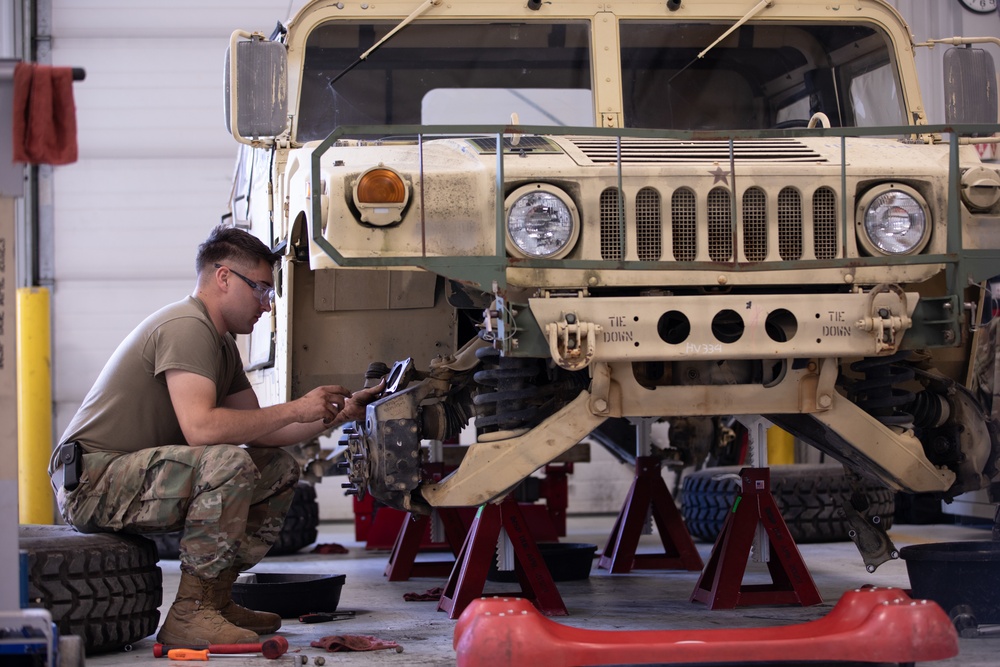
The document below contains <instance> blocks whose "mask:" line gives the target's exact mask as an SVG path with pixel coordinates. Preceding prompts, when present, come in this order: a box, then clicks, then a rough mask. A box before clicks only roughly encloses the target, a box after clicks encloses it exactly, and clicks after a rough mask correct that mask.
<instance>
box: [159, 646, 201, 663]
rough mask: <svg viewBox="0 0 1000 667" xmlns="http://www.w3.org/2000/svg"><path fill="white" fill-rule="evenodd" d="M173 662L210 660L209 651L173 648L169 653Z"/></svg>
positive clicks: (168, 655)
mask: <svg viewBox="0 0 1000 667" xmlns="http://www.w3.org/2000/svg"><path fill="white" fill-rule="evenodd" d="M167 657H168V658H170V659H171V660H208V649H207V648H206V649H202V650H200V651H199V650H197V649H193V648H172V649H170V650H169V651H167Z"/></svg>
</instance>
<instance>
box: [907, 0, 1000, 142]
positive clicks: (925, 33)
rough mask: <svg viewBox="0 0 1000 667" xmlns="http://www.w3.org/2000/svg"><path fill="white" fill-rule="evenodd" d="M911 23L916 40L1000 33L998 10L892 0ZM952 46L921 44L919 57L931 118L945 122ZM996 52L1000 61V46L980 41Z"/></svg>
mask: <svg viewBox="0 0 1000 667" xmlns="http://www.w3.org/2000/svg"><path fill="white" fill-rule="evenodd" d="M889 3H890V4H891V5H893V6H894V7H896V9H897V10H898V11H899V13H900V14H902V16H903V18H905V19H906V22H907V23H908V24H909V26H910V32H911V33H912V34H913V37H914V41H915V42H917V43H920V42H926V41H927V40H930V39H941V38H945V37H955V36H956V35H963V36H966V37H1000V18H998V16H997V14H996V13H992V14H985V15H984V14H976V13H973V12H970V11H969V10H967V9H965V8H963V7H962V5H961V4H960V3H959V2H958V0H889ZM948 48H950V47H948V46H943V45H939V46H935V47H934V48H933V49H930V48H919V49H917V50H916V54H915V58H916V61H917V70H918V75H919V77H920V87H921V89H922V92H923V98H924V107H925V108H926V110H927V118H928V121H929V122H930V123H932V124H937V123H944V84H943V83H942V81H943V76H944V67H943V65H942V63H943V62H944V53H945V51H946V50H947V49H948ZM977 48H984V49H986V50H987V51H989V52H990V53H992V54H993V58H994V59H995V60H996V61H997V62H998V63H1000V48H998V47H996V46H994V45H992V44H983V45H977Z"/></svg>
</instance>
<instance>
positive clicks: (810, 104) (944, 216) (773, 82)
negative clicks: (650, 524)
mask: <svg viewBox="0 0 1000 667" xmlns="http://www.w3.org/2000/svg"><path fill="white" fill-rule="evenodd" d="M850 9H851V11H850V12H845V11H844V9H843V8H842V7H841V5H839V4H836V3H834V4H831V3H829V2H825V1H822V2H820V1H801V2H781V3H771V4H770V5H768V4H767V3H760V4H758V5H756V6H754V5H753V4H752V3H729V2H712V3H708V2H705V3H672V2H668V3H663V2H658V3H653V2H632V3H625V4H621V5H605V4H603V3H588V2H571V3H570V2H566V3H537V4H536V3H533V2H528V3H527V4H525V3H521V2H480V1H473V0H467V1H465V2H462V3H454V4H447V3H444V2H440V1H435V0H428V1H427V2H425V3H423V4H422V5H419V6H418V5H416V3H411V2H400V1H397V0H387V1H386V2H382V3H378V5H375V6H369V5H356V4H352V3H336V4H331V3H326V2H314V3H311V4H309V5H307V6H306V7H304V8H303V9H302V10H301V11H300V12H299V14H298V15H297V16H296V17H295V18H294V19H293V20H291V21H290V22H289V24H288V25H287V26H286V32H285V34H283V35H281V36H280V37H279V38H277V39H278V40H279V41H278V42H277V46H278V48H279V50H281V54H280V56H281V58H285V57H286V58H287V64H285V63H284V61H283V60H281V58H276V59H275V61H274V62H276V63H278V64H276V65H274V66H273V69H274V70H277V71H279V74H278V75H277V76H276V77H275V78H274V81H275V82H276V83H274V85H271V84H272V81H271V80H268V79H266V78H265V77H263V76H261V75H260V74H259V72H258V73H257V74H256V76H257V77H258V85H256V86H255V85H254V84H253V78H252V76H251V75H249V74H246V75H245V76H244V73H245V72H246V71H249V67H247V66H245V64H244V63H245V62H246V61H249V59H250V56H249V55H247V56H246V58H244V56H243V55H240V54H243V53H246V54H250V53H251V51H253V52H254V53H256V51H254V50H255V49H258V47H259V48H273V47H275V46H276V44H275V43H272V42H269V41H267V40H266V39H263V38H262V36H260V35H257V36H251V35H249V34H247V33H240V34H238V35H234V39H233V47H234V49H235V52H236V53H237V58H235V59H234V62H233V63H232V67H231V69H230V73H231V76H232V79H231V80H232V81H233V82H234V83H233V85H232V87H231V88H232V91H233V94H232V96H231V97H230V98H229V107H230V111H231V114H232V116H231V129H232V130H233V131H234V135H236V136H237V138H238V139H240V140H241V141H243V142H244V143H246V144H247V145H248V146H250V148H248V149H247V150H246V151H245V159H243V161H242V162H241V168H242V169H243V172H244V173H246V174H247V177H246V179H245V180H246V183H247V185H245V187H244V188H243V194H244V195H247V201H246V202H242V201H241V202H239V203H240V206H241V208H240V210H242V211H245V213H244V214H243V217H245V218H247V220H246V224H248V225H250V226H251V228H252V229H253V230H254V231H255V233H257V234H259V235H260V236H262V238H266V239H268V240H269V241H270V242H272V243H274V244H282V243H284V244H285V245H284V247H285V249H286V251H285V257H284V259H283V261H282V269H281V276H280V281H281V287H282V289H281V290H279V294H278V297H277V300H276V304H275V316H274V318H273V321H272V322H270V323H264V324H263V325H262V327H261V330H259V331H255V332H254V336H253V341H252V342H251V347H253V348H255V349H259V350H262V352H261V354H260V359H259V363H258V364H257V370H256V371H255V373H254V378H255V381H256V383H257V388H258V392H259V393H262V394H263V395H264V396H265V397H266V398H265V400H267V401H272V402H273V401H278V400H284V399H286V398H288V397H291V396H296V395H300V394H301V393H304V392H305V391H308V390H309V389H310V388H311V387H312V386H315V385H316V384H320V383H322V382H329V381H337V382H341V383H342V384H348V385H353V386H356V385H357V384H358V380H359V379H360V378H361V377H362V375H363V374H364V372H365V368H366V366H367V363H368V361H371V360H379V361H389V362H391V361H392V360H394V359H408V361H406V362H400V363H398V364H397V365H396V366H395V367H394V368H393V372H392V375H391V378H390V380H391V381H390V387H389V389H388V390H387V392H386V394H385V396H384V397H383V398H382V399H380V400H379V401H378V402H376V403H375V404H373V405H372V406H370V408H369V410H368V415H367V419H366V421H365V423H364V424H358V425H357V429H356V431H355V432H354V433H353V434H352V435H351V438H350V447H351V450H350V451H351V480H352V482H353V483H354V484H355V485H356V487H357V491H358V492H362V493H363V492H366V491H369V492H371V493H372V494H374V495H375V496H376V497H377V498H378V499H379V500H381V501H382V502H385V503H387V504H390V505H393V506H396V507H399V508H403V509H409V510H426V509H427V508H428V507H429V506H455V505H477V504H480V503H483V502H486V501H489V500H492V499H495V498H497V497H500V496H502V495H503V494H504V493H505V492H506V491H507V490H508V489H509V488H511V487H513V486H514V485H516V484H517V483H518V482H519V481H520V480H521V479H523V478H524V477H526V476H527V475H530V474H531V473H532V472H533V471H534V470H536V469H537V468H538V467H540V466H542V465H544V464H545V463H547V462H548V461H551V460H552V459H553V458H555V457H556V456H558V455H560V454H561V453H563V452H565V451H566V450H568V449H569V448H570V447H572V446H573V445H574V444H575V443H577V442H578V441H579V440H580V439H581V438H583V437H585V436H586V435H587V434H588V433H590V432H591V431H592V430H593V429H595V428H597V427H598V426H599V425H600V424H601V423H602V422H603V421H604V420H606V419H608V418H611V417H673V416H702V415H704V416H708V415H727V414H740V415H764V416H766V417H767V419H769V420H771V421H773V422H775V423H777V424H779V425H781V426H783V427H784V428H786V429H787V430H789V431H791V432H793V433H794V434H796V435H797V436H798V437H800V438H802V439H804V440H807V441H808V442H810V443H811V444H813V445H815V446H816V447H818V448H819V449H821V450H823V451H825V452H827V453H829V454H831V455H832V456H834V457H835V458H837V459H838V460H840V461H842V462H844V463H845V465H847V466H848V467H849V468H851V469H853V470H855V471H857V472H858V473H860V474H864V475H867V476H871V477H875V478H878V479H880V480H882V481H883V482H884V483H885V484H887V485H888V486H890V487H891V488H894V489H898V490H904V491H910V492H931V493H936V494H939V495H940V496H941V497H942V498H951V497H953V496H955V495H957V494H960V493H963V492H966V491H969V490H975V489H981V488H990V487H991V485H992V486H993V487H996V485H997V482H998V480H1000V471H998V470H997V454H998V451H1000V449H998V445H997V442H996V433H997V431H996V427H995V425H996V424H997V419H996V411H997V409H1000V406H994V403H993V394H994V384H995V383H994V381H993V377H992V370H990V369H992V368H993V366H992V363H991V361H990V360H991V359H992V357H993V356H994V355H995V350H996V328H995V326H989V325H984V326H979V324H980V323H982V322H983V321H984V320H983V317H982V313H981V312H980V310H981V309H982V308H983V303H984V302H983V300H982V299H980V296H981V294H982V290H981V287H980V284H981V283H983V282H984V281H986V280H987V279H988V278H990V277H991V276H992V275H993V274H994V273H996V267H997V266H1000V264H998V261H997V260H998V259H1000V252H998V248H1000V233H998V231H997V229H998V225H1000V217H998V216H1000V206H998V201H1000V174H998V172H997V170H996V169H995V168H993V167H992V166H990V165H984V164H982V163H981V161H980V159H979V155H978V153H977V152H976V150H975V147H974V146H973V145H972V143H973V140H972V139H970V138H968V137H966V136H959V135H963V134H970V133H972V132H974V131H975V132H977V133H982V131H983V130H984V128H983V127H982V126H981V125H976V124H973V125H970V123H980V122H981V121H982V118H981V117H980V116H983V115H985V116H986V117H987V118H988V119H990V120H991V121H995V119H996V108H995V102H996V100H995V99H992V100H987V101H986V102H987V103H986V104H985V105H982V106H981V107H975V109H974V110H971V111H969V112H968V113H969V114H972V115H969V116H966V117H960V116H955V115H954V114H952V116H951V117H950V118H949V121H950V122H952V123H953V124H955V127H957V128H958V131H957V132H954V133H952V132H950V131H949V132H947V133H943V131H944V130H950V129H951V128H943V127H929V126H927V123H926V113H925V110H924V109H923V107H922V102H921V98H920V94H919V90H918V88H917V79H916V72H915V69H914V64H913V50H914V48H915V45H914V44H913V43H912V42H911V38H910V35H909V32H908V30H907V28H906V26H905V24H903V22H902V19H901V18H900V17H899V15H898V14H897V13H896V12H895V10H893V9H892V8H891V7H889V6H888V5H885V4H883V3H882V2H876V1H869V0H861V1H860V2H856V3H852V4H851V5H850ZM967 51H970V52H971V50H968V49H967ZM968 55H969V54H968V53H966V54H962V57H963V58H965V57H966V56H968ZM979 55H982V52H977V54H976V55H975V56H973V57H978V56H979ZM969 63H970V61H969V60H964V61H963V60H959V61H958V64H956V65H955V69H954V70H952V71H954V72H955V73H956V74H955V76H956V77H959V76H968V75H969V72H970V71H971V68H970V67H969ZM977 64H978V63H977ZM989 66H990V67H992V62H991V61H990V63H989ZM963 67H964V69H963ZM282 68H287V71H286V70H284V69H282ZM264 83H266V84H267V85H264ZM283 86H284V87H287V91H288V93H287V95H288V101H287V120H288V124H287V127H285V125H284V120H285V119H284V117H282V116H281V115H280V114H277V113H272V116H271V117H272V118H274V117H279V118H280V122H274V121H272V122H270V124H268V122H267V120H266V119H262V116H263V114H258V116H255V115H254V112H255V111H256V108H251V107H253V106H254V105H260V106H266V105H265V102H266V103H268V104H270V103H271V101H272V99H273V100H277V102H276V103H277V104H281V103H283V102H284V100H283V99H282V98H281V95H278V94H273V90H274V89H276V88H279V87H280V88H281V90H282V91H283V90H284V89H285V88H283ZM986 88H987V87H986V86H983V89H986ZM969 89H974V86H969ZM248 100H249V101H248ZM988 102H992V104H993V107H992V116H990V115H989V104H988ZM972 106H974V105H970V107H972ZM276 108H278V109H281V108H283V107H280V106H278V107H276ZM982 109H986V111H982ZM950 113H951V112H950ZM977 114H978V115H977ZM963 123H964V127H965V130H964V131H963V129H962V128H963ZM278 126H280V127H278ZM275 128H277V129H275ZM986 129H988V130H989V132H992V130H993V128H986ZM980 141H981V139H980ZM250 183H255V184H256V187H254V186H253V185H250ZM262 184H267V187H266V188H265V187H264V186H263V185H262ZM236 194H237V195H238V196H239V195H240V194H241V192H240V188H239V187H238V188H237V193H236ZM235 208H236V207H234V210H235ZM240 217H241V216H240V215H237V218H240ZM987 306H988V303H987ZM268 328H270V330H267V329H268ZM358 332H363V333H362V334H361V335H358ZM349 334H350V337H349V338H345V336H347V335H349ZM359 338H360V339H362V346H361V349H360V350H359V351H357V352H356V353H351V352H349V351H345V350H344V346H343V344H342V343H341V341H343V340H345V339H346V340H357V339H359ZM261 340H264V341H272V340H273V345H271V346H270V347H269V346H268V345H266V344H261V343H260V341H261ZM977 350H978V351H979V352H978V356H977ZM345 352H346V354H345ZM470 420H474V423H475V427H476V433H477V438H476V439H477V442H476V443H474V444H472V445H471V446H470V447H469V449H468V453H467V454H466V455H465V458H464V460H463V462H462V464H461V466H460V467H459V468H458V470H456V471H455V472H454V473H453V474H452V475H450V476H449V477H447V478H446V479H444V480H441V481H440V482H434V481H432V480H425V479H423V478H422V476H421V463H423V462H425V461H427V457H428V455H429V454H428V452H429V449H428V447H427V446H426V445H427V442H428V441H436V440H451V439H454V438H455V437H456V436H457V435H458V433H459V432H460V431H461V430H462V428H463V427H464V426H465V425H466V424H467V423H469V421H470Z"/></svg>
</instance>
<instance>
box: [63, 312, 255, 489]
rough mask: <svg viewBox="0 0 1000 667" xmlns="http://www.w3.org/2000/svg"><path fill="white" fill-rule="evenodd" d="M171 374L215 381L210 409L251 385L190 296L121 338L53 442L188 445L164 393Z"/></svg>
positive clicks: (119, 448) (105, 447)
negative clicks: (182, 373)
mask: <svg viewBox="0 0 1000 667" xmlns="http://www.w3.org/2000/svg"><path fill="white" fill-rule="evenodd" d="M171 369H179V370H185V371H190V372H192V373H197V374H198V375H203V376H205V377H207V378H208V379H210V380H212V381H213V382H215V390H216V402H217V404H221V402H222V400H223V399H224V398H225V397H226V396H228V395H230V394H235V393H237V392H240V391H243V390H244V389H248V388H250V382H249V380H247V376H246V373H244V372H243V364H242V361H241V360H240V353H239V350H237V348H236V341H235V340H234V339H233V337H232V335H230V334H229V333H226V334H225V335H224V336H220V335H219V333H218V332H217V331H216V329H215V326H214V325H213V324H212V320H211V319H210V318H209V316H208V312H207V311H206V310H205V306H204V304H202V303H201V301H199V300H198V299H196V298H194V297H191V296H189V297H187V298H185V299H184V300H183V301H178V302H177V303H172V304H170V305H169V306H166V307H164V308H162V309H160V310H159V311H157V312H155V313H153V314H152V315H150V316H149V317H147V318H146V319H145V320H144V321H143V322H142V323H141V324H140V325H139V326H137V327H136V328H135V329H134V330H133V331H132V333H130V334H129V335H128V337H127V338H126V339H125V340H124V341H122V343H121V345H119V346H118V349H117V350H115V353H114V354H113V355H111V358H110V359H109V360H108V363H107V364H106V365H105V366H104V370H102V371H101V374H100V375H99V376H98V378H97V381H96V382H95V383H94V386H93V387H92V388H91V389H90V392H89V393H88V394H87V397H86V398H85V399H84V401H83V404H82V405H81V406H80V409H79V410H77V413H76V415H75V416H74V417H73V420H72V421H71V422H70V424H69V426H68V427H67V428H66V432H65V433H64V434H63V437H62V439H61V441H60V443H61V444H63V443H67V442H72V441H74V440H76V441H77V442H79V443H80V444H81V445H82V446H83V449H84V451H85V452H135V451H138V450H140V449H145V448H147V447H157V446H161V445H185V444H187V441H186V440H185V439H184V434H183V432H181V427H180V424H179V423H178V421H177V415H176V414H175V413H174V407H173V404H172V403H171V402H170V393H169V392H168V391H167V381H166V377H165V371H168V370H171ZM233 444H240V443H233ZM56 451H57V452H58V448H57V449H56ZM52 458H53V461H54V459H55V458H56V456H55V452H53V457H52ZM53 461H50V462H49V473H50V474H51V473H52V471H53V469H54V464H53Z"/></svg>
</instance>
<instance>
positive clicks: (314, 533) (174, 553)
mask: <svg viewBox="0 0 1000 667" xmlns="http://www.w3.org/2000/svg"><path fill="white" fill-rule="evenodd" d="M318 527H319V503H317V502H316V489H315V487H313V485H312V484H310V483H309V482H299V483H298V484H297V485H296V486H295V495H294V496H293V497H292V505H291V507H289V508H288V514H287V515H285V523H284V524H282V526H281V533H280V534H279V535H278V541H277V542H275V543H274V544H273V545H271V550H270V551H268V552H267V555H268V556H287V555H289V554H293V553H296V552H298V551H300V550H301V549H303V548H304V547H307V546H309V545H310V544H312V543H313V542H315V541H316V538H317V537H318V536H319V531H318ZM149 538H150V539H151V540H153V542H154V543H155V544H156V551H157V553H159V554H160V558H163V559H164V560H176V559H177V558H178V557H179V556H180V553H181V531H179V530H178V531H175V532H172V533H157V534H154V535H150V536H149Z"/></svg>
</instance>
